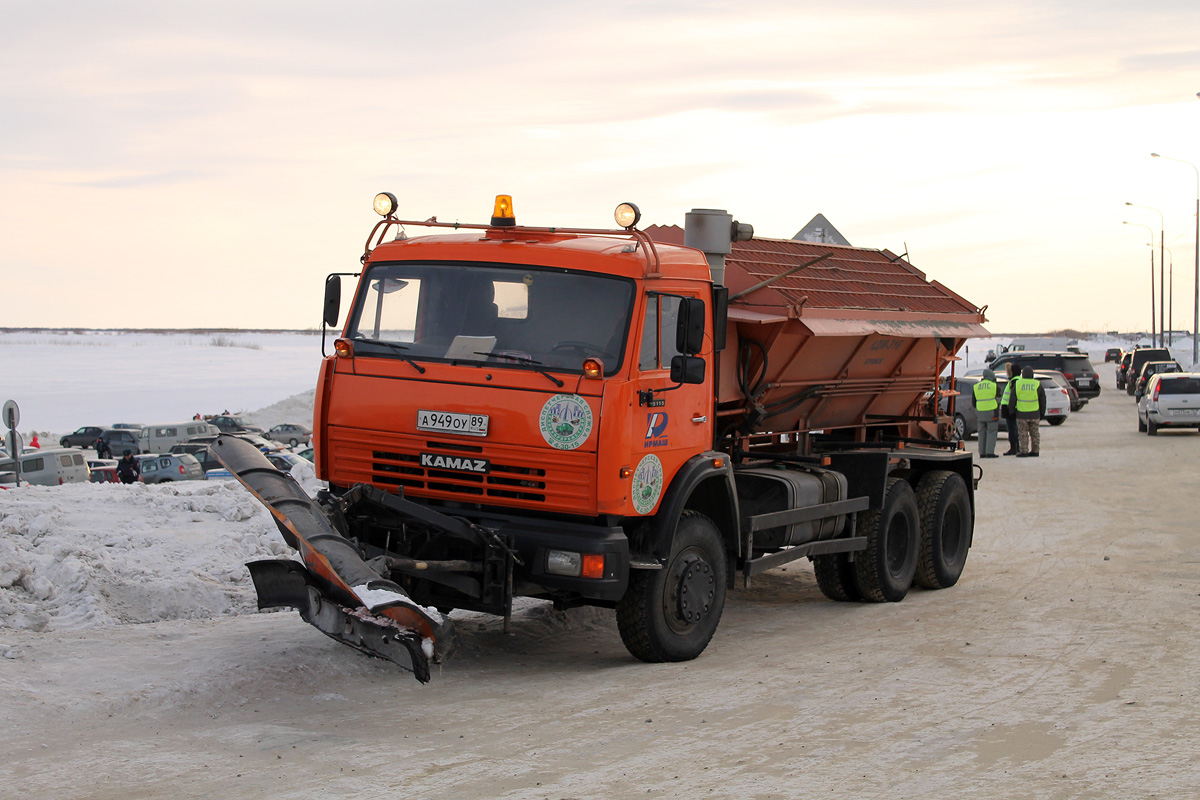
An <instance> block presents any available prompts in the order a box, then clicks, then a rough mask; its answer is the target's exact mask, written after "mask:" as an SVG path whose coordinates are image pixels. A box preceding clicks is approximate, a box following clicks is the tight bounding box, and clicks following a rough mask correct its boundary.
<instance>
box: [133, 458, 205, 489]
mask: <svg viewBox="0 0 1200 800" xmlns="http://www.w3.org/2000/svg"><path fill="white" fill-rule="evenodd" d="M137 460H138V463H140V464H141V465H142V483H170V482H171V481H202V480H204V470H202V469H200V462H199V461H197V460H196V457H195V456H191V455H188V454H187V453H163V454H162V455H144V456H137Z"/></svg>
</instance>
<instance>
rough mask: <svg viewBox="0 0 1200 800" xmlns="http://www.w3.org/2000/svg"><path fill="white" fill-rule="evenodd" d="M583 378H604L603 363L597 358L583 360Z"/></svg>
mask: <svg viewBox="0 0 1200 800" xmlns="http://www.w3.org/2000/svg"><path fill="white" fill-rule="evenodd" d="M583 377H585V378H602V377H604V362H603V361H601V360H600V359H598V358H585V359H584V360H583Z"/></svg>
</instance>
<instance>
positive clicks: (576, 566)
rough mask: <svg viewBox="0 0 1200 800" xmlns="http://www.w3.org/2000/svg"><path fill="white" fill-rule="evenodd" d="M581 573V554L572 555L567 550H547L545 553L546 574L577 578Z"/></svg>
mask: <svg viewBox="0 0 1200 800" xmlns="http://www.w3.org/2000/svg"><path fill="white" fill-rule="evenodd" d="M582 571H583V554H582V553H572V552H571V551H569V550H549V551H547V552H546V572H549V573H550V574H551V575H566V576H568V577H571V578H578V577H579V573H580V572H582Z"/></svg>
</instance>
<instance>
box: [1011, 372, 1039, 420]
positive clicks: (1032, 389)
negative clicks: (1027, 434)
mask: <svg viewBox="0 0 1200 800" xmlns="http://www.w3.org/2000/svg"><path fill="white" fill-rule="evenodd" d="M1011 383H1015V384H1016V385H1017V388H1016V389H1014V390H1013V391H1015V392H1016V393H1017V413H1021V412H1022V411H1038V410H1039V406H1038V387H1039V386H1041V384H1040V383H1038V380H1037V378H1017V379H1016V380H1015V381H1011Z"/></svg>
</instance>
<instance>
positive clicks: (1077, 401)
mask: <svg viewBox="0 0 1200 800" xmlns="http://www.w3.org/2000/svg"><path fill="white" fill-rule="evenodd" d="M1033 374H1034V375H1036V376H1037V377H1039V378H1041V377H1042V376H1046V377H1049V378H1053V379H1054V382H1055V383H1056V384H1058V386H1059V387H1061V388H1063V389H1066V391H1067V398H1068V399H1069V400H1070V401H1071V411H1078V410H1079V409H1081V408H1083V407H1084V406H1086V405H1087V404H1088V401H1087V400H1084V399H1083V398H1081V397H1080V396H1079V392H1077V391H1075V387H1074V386H1072V385H1071V382H1070V381H1069V380H1067V376H1066V375H1063V374H1062V373H1061V372H1059V371H1057V370H1053V369H1035V370H1034V371H1033Z"/></svg>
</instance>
